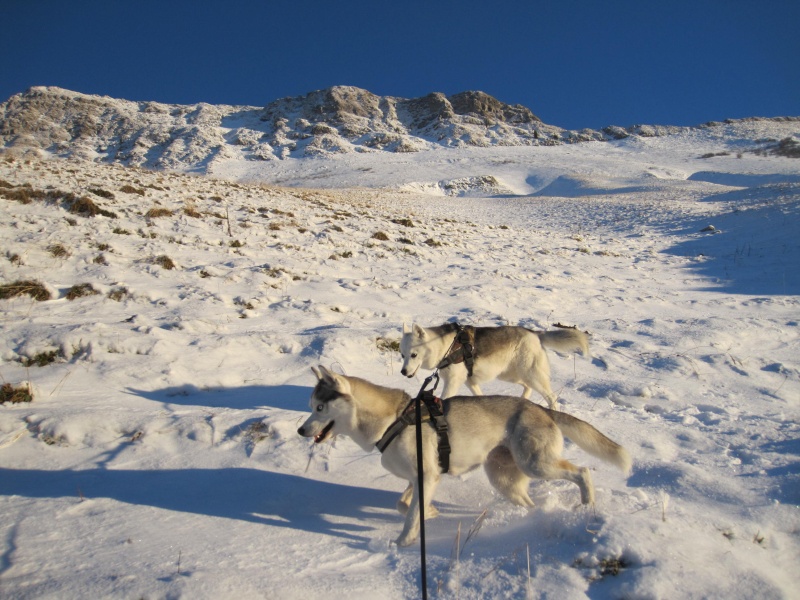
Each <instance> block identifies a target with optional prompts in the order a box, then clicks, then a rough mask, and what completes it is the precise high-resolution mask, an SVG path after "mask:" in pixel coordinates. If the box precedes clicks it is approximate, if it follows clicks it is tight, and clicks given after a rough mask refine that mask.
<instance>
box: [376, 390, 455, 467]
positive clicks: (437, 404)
mask: <svg viewBox="0 0 800 600" xmlns="http://www.w3.org/2000/svg"><path fill="white" fill-rule="evenodd" d="M421 400H422V402H423V404H425V409H426V410H427V414H423V415H422V419H421V420H422V422H425V421H428V422H430V424H431V426H432V427H433V428H434V429H435V430H436V437H437V440H438V447H439V467H440V468H441V469H442V473H447V472H448V471H449V470H450V438H449V436H448V435H447V420H446V419H445V418H444V413H443V412H442V405H441V400H440V399H439V398H436V397H434V395H433V392H422V393H421ZM413 409H414V405H413V400H412V401H411V402H410V403H409V404H408V406H406V408H405V410H403V412H402V414H401V415H400V416H399V417H398V418H397V420H396V421H395V422H394V423H392V424H391V425H389V428H388V429H387V430H386V431H385V432H384V434H383V436H381V439H379V440H378V441H377V442H376V443H375V447H376V448H377V449H378V451H379V452H381V453H383V451H384V450H386V448H388V447H389V444H391V443H392V442H393V441H394V439H395V438H396V437H397V436H398V435H400V434H401V433H403V430H405V428H406V427H408V426H409V425H415V424H416V422H417V419H416V415H415V413H414V410H413Z"/></svg>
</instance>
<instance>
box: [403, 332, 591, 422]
mask: <svg viewBox="0 0 800 600" xmlns="http://www.w3.org/2000/svg"><path fill="white" fill-rule="evenodd" d="M465 329H468V330H473V331H474V342H473V349H472V350H473V355H474V363H473V365H472V372H471V373H470V372H469V369H468V365H467V364H466V363H463V362H459V363H454V362H452V363H451V364H448V366H447V367H443V366H442V364H443V363H441V361H442V359H444V358H445V355H447V354H448V351H449V350H450V349H451V348H452V347H453V341H454V340H455V339H456V335H457V332H458V326H457V325H455V324H454V323H445V324H444V325H440V326H438V327H430V328H426V327H421V326H419V325H416V324H414V325H412V326H410V327H409V326H408V325H407V324H406V323H403V338H402V339H401V340H400V354H401V355H402V357H403V368H402V369H401V370H400V372H401V373H402V374H403V375H405V376H406V377H413V376H414V375H416V373H417V370H418V369H420V367H421V368H423V369H435V368H437V367H439V368H440V369H441V371H440V373H441V377H442V379H443V381H444V391H443V392H442V398H449V397H450V396H453V395H455V394H456V393H457V392H458V389H459V388H460V387H461V384H462V383H465V382H466V384H467V386H468V387H469V389H470V391H471V392H472V393H473V394H474V395H476V396H480V395H482V392H481V388H480V384H481V383H485V382H487V381H491V380H493V379H500V380H502V381H509V382H511V383H519V384H521V385H522V397H523V398H526V399H530V397H531V392H533V390H536V391H537V392H539V393H540V394H541V395H542V396H543V397H544V399H545V400H547V403H548V405H549V406H550V408H551V409H555V407H556V400H557V399H558V398H557V396H556V395H555V394H554V393H553V390H551V389H550V361H549V360H548V359H547V353H546V352H545V348H551V349H553V350H558V351H560V352H571V351H576V350H580V351H581V353H582V354H583V355H584V356H587V355H588V354H589V338H588V336H587V335H586V334H585V333H583V332H582V331H579V330H578V329H572V328H564V329H556V330H553V331H533V330H530V329H526V328H524V327H511V326H505V327H475V328H471V327H470V328H465Z"/></svg>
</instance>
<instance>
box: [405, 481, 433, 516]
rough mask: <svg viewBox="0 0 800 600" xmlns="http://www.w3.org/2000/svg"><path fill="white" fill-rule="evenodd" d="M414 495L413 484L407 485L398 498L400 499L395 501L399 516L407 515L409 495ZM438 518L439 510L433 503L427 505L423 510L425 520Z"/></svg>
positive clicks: (409, 502) (409, 501)
mask: <svg viewBox="0 0 800 600" xmlns="http://www.w3.org/2000/svg"><path fill="white" fill-rule="evenodd" d="M413 493H414V484H413V483H409V484H408V487H407V488H406V489H405V491H404V492H403V493H402V495H401V496H400V499H399V500H398V501H397V512H399V513H400V514H401V515H403V516H406V515H407V514H408V506H409V504H411V494H413ZM438 516H439V509H438V508H436V507H435V506H434V505H433V503H431V504H428V506H427V507H426V508H425V518H426V519H435V518H436V517H438Z"/></svg>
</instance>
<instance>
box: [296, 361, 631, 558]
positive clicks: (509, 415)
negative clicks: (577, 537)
mask: <svg viewBox="0 0 800 600" xmlns="http://www.w3.org/2000/svg"><path fill="white" fill-rule="evenodd" d="M312 370H313V371H314V374H315V375H316V376H317V379H318V381H317V385H316V387H315V388H314V391H313V393H312V394H311V400H310V402H309V406H310V408H311V416H310V417H308V419H306V421H305V423H303V425H302V426H301V427H300V428H299V429H298V430H297V432H298V433H299V434H300V435H302V436H304V437H309V438H313V439H314V442H316V443H320V442H324V441H326V440H328V439H331V438H332V437H334V436H336V435H338V434H342V435H346V436H348V437H350V438H351V439H352V440H353V441H354V442H356V443H357V444H358V445H359V446H361V447H362V448H363V449H364V450H366V451H370V450H372V449H373V448H374V447H375V446H376V444H377V443H378V442H379V441H381V440H382V438H384V434H385V433H386V432H387V430H389V428H393V427H394V426H395V424H396V422H397V421H399V420H400V417H401V415H403V413H404V411H405V409H406V408H407V407H408V406H409V405H410V404H413V403H412V402H411V397H410V396H409V395H408V394H406V393H405V392H404V391H402V390H397V389H391V388H386V387H382V386H379V385H375V384H372V383H370V382H368V381H365V380H364V379H360V378H358V377H348V376H345V375H338V374H336V373H333V372H331V371H329V370H328V369H326V368H325V367H322V366H320V367H319V368H312ZM442 406H443V410H444V415H445V418H446V419H447V423H448V432H449V443H450V448H451V454H450V463H449V471H448V472H449V473H450V474H452V475H456V476H458V475H461V474H462V473H466V472H467V471H469V470H471V469H473V468H475V467H478V466H480V465H481V464H483V466H484V469H485V470H486V474H487V475H488V477H489V482H490V483H491V484H492V486H494V487H495V489H497V490H498V491H499V492H500V493H501V494H502V495H503V496H504V497H506V498H507V499H508V500H510V501H511V502H513V503H514V504H517V505H519V506H527V507H532V506H533V501H532V500H531V499H530V496H528V484H529V482H530V480H531V478H533V477H538V478H541V479H565V480H567V481H571V482H573V483H575V484H576V485H577V486H578V488H579V489H580V492H581V502H582V503H583V504H592V503H593V502H594V486H593V485H592V479H591V476H590V474H589V469H587V468H585V467H576V466H575V465H573V464H572V463H570V462H569V461H567V460H565V459H563V458H561V451H562V449H563V446H564V435H566V436H568V437H569V438H570V439H571V440H572V441H573V442H575V443H576V444H577V445H578V446H580V447H581V448H583V449H584V450H585V451H586V452H588V453H589V454H592V455H594V456H597V457H598V458H601V459H603V460H605V461H607V462H610V463H612V464H614V465H616V466H617V467H619V468H620V469H622V470H623V471H624V472H625V473H628V472H630V468H631V458H630V455H629V454H628V452H627V451H626V450H625V448H623V447H622V446H619V445H618V444H616V443H615V442H613V441H611V440H610V439H608V438H607V437H606V436H604V435H603V434H602V433H600V432H599V431H597V429H595V428H594V427H592V426H591V425H589V424H588V423H586V422H584V421H581V420H580V419H577V418H575V417H572V416H570V415H568V414H566V413H563V412H558V411H553V410H549V409H547V408H544V407H542V406H539V405H538V404H534V403H532V402H528V401H526V400H525V399H523V398H519V397H512V396H488V397H473V396H459V397H455V398H450V399H448V400H444V401H443V402H442ZM422 444H423V462H424V464H423V474H424V475H423V488H424V492H425V498H424V499H423V506H424V507H425V516H426V517H434V516H436V514H437V511H436V509H435V508H433V506H431V500H432V498H433V495H434V492H435V491H436V486H437V484H438V482H439V478H440V475H441V473H442V469H441V467H440V465H439V457H438V438H437V432H436V431H435V430H434V428H433V427H431V426H430V424H429V423H423V424H422ZM381 464H382V465H383V466H384V467H385V468H386V469H387V470H388V471H389V472H391V473H393V474H394V475H396V476H398V477H400V478H402V479H405V480H407V481H408V482H409V484H408V487H407V488H406V490H405V492H403V494H402V495H401V497H400V500H399V501H398V503H397V509H398V510H399V511H400V513H401V514H404V515H405V516H406V520H405V525H404V527H403V531H402V533H401V534H400V537H399V538H398V539H397V540H396V541H397V544H398V545H400V546H407V545H409V544H411V543H412V542H413V541H414V540H415V539H416V538H417V535H418V534H419V502H420V499H419V492H418V489H417V452H416V431H415V427H414V426H410V427H406V428H405V429H402V431H401V432H400V433H399V434H398V435H397V437H394V438H393V439H392V440H391V442H390V443H389V444H388V446H386V447H384V448H383V454H382V456H381Z"/></svg>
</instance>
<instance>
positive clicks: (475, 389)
mask: <svg viewBox="0 0 800 600" xmlns="http://www.w3.org/2000/svg"><path fill="white" fill-rule="evenodd" d="M467 387H468V388H469V391H470V392H472V395H473V396H483V392H482V391H481V386H479V385H478V384H477V383H473V382H472V381H470V380H469V379H467Z"/></svg>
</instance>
